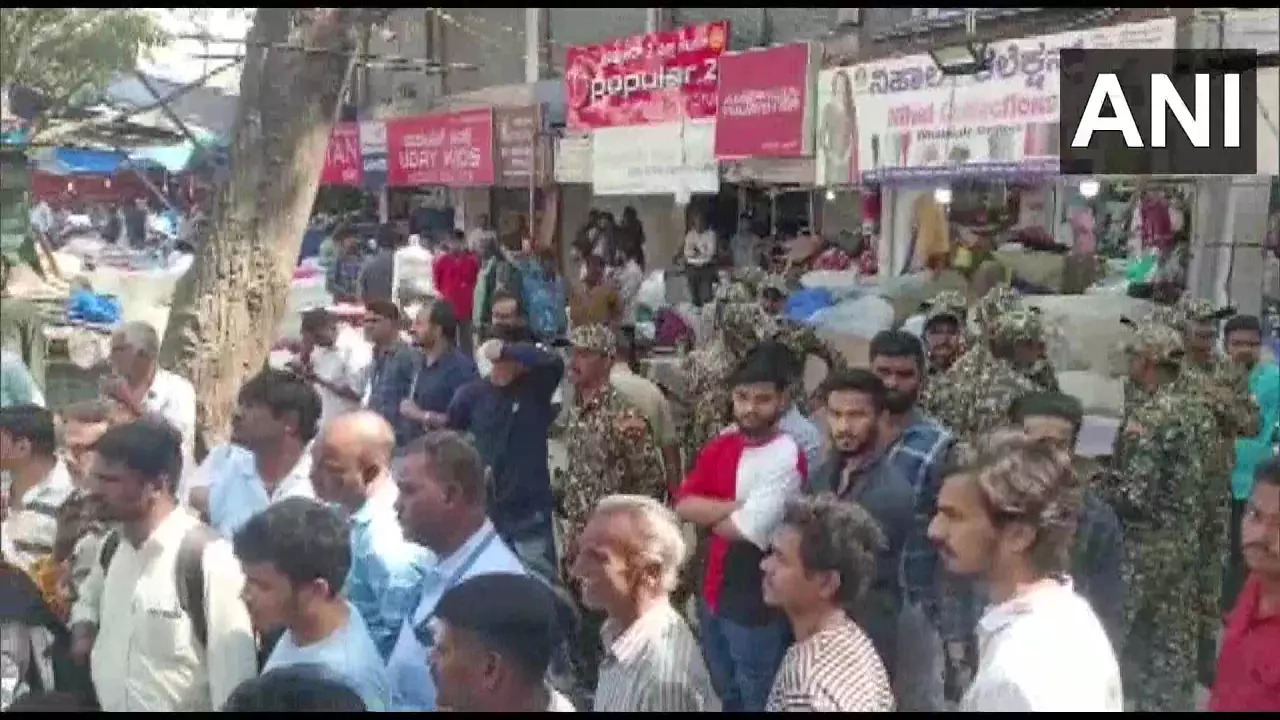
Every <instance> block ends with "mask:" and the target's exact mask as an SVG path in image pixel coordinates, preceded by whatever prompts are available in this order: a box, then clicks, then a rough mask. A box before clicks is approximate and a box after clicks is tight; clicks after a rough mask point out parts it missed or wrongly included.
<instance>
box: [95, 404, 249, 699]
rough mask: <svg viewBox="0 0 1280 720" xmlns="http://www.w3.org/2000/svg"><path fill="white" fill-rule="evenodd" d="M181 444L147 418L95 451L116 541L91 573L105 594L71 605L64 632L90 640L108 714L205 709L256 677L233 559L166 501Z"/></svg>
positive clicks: (109, 435)
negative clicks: (117, 532) (117, 530)
mask: <svg viewBox="0 0 1280 720" xmlns="http://www.w3.org/2000/svg"><path fill="white" fill-rule="evenodd" d="M181 446H182V438H181V436H180V435H179V433H178V431H177V430H175V429H174V428H173V427H172V426H171V425H169V424H168V423H167V422H165V421H163V420H152V419H147V418H144V419H142V420H139V421H137V422H132V423H129V424H126V425H121V426H119V427H114V428H111V429H110V430H108V431H107V432H106V434H104V435H103V436H102V438H101V439H100V440H99V441H98V443H97V446H96V451H97V458H96V459H95V460H94V465H93V468H94V470H93V473H94V476H95V480H96V484H97V486H98V487H99V488H100V489H101V493H102V500H103V505H104V507H105V509H106V514H107V518H108V519H109V520H112V521H116V522H119V523H121V526H122V527H121V531H120V536H119V537H120V542H119V544H118V545H117V546H116V549H115V551H114V552H113V553H112V554H111V555H110V557H109V558H105V557H104V558H103V562H100V563H99V564H97V565H95V566H94V568H93V570H92V571H91V582H98V583H101V585H102V592H101V594H100V596H98V597H96V598H94V599H92V601H89V600H88V599H86V598H81V600H82V601H81V602H77V603H76V605H75V607H73V608H72V611H71V627H72V634H73V636H74V638H75V643H76V644H77V645H80V646H81V647H90V646H91V647H92V654H91V660H90V668H91V672H92V675H93V685H94V687H95V688H97V691H98V701H99V703H100V704H101V705H102V709H103V710H104V711H106V712H211V711H213V710H215V709H217V708H220V707H221V706H222V704H223V703H224V702H225V701H226V699H227V697H228V696H230V695H231V692H232V691H233V690H234V689H235V688H236V687H237V686H238V685H239V684H240V683H241V682H243V681H245V680H248V679H249V678H252V677H253V676H254V675H256V674H257V657H256V656H257V647H256V642H255V640H254V635H253V629H252V627H251V625H250V621H249V614H248V611H247V610H246V609H245V606H244V602H243V601H242V600H241V598H240V593H241V590H242V589H243V587H244V575H243V574H242V572H241V569H240V563H239V562H237V561H236V558H235V556H234V554H233V553H232V551H231V547H230V545H229V544H228V543H227V542H225V541H223V540H221V539H217V538H216V537H214V535H213V532H212V530H211V529H210V528H208V527H206V526H204V525H203V524H201V522H200V521H199V520H197V519H196V518H194V517H193V516H192V515H191V514H190V513H187V512H183V511H182V510H181V509H180V508H179V507H178V504H177V501H176V499H175V497H174V489H175V487H176V485H177V482H178V477H179V476H180V475H181V473H182V447H181ZM194 568H199V577H198V578H197V577H193V575H195V573H194ZM197 579H198V580H199V582H195V581H196V580H197ZM197 593H199V594H198V595H197ZM108 618H109V619H110V621H109V622H104V621H103V620H105V619H108ZM95 632H96V638H95V637H94V634H95Z"/></svg>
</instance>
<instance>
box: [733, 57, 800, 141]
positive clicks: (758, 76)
mask: <svg viewBox="0 0 1280 720" xmlns="http://www.w3.org/2000/svg"><path fill="white" fill-rule="evenodd" d="M811 60H812V53H811V51H810V46H809V44H808V43H798V44H795V45H784V46H782V47H775V48H768V49H766V50H750V51H748V52H743V53H735V54H732V55H725V56H724V57H722V58H720V91H719V102H718V106H719V110H718V112H717V115H716V157H717V158H724V159H733V158H749V157H799V156H804V155H808V154H809V153H810V152H811V151H812V148H811V147H810V145H811V143H810V137H811V136H812V132H811V131H810V127H809V120H810V113H809V105H810V97H811V93H812V83H811V80H812V75H811V71H810V62H811Z"/></svg>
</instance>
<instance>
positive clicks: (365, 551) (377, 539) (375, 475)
mask: <svg viewBox="0 0 1280 720" xmlns="http://www.w3.org/2000/svg"><path fill="white" fill-rule="evenodd" d="M395 444H396V439H395V431H393V430H392V429H391V426H390V425H389V424H388V423H387V421H386V420H385V419H384V418H383V417H382V416H381V415H379V414H378V413H375V412H372V411H369V410H359V411H356V412H351V413H347V414H345V415H339V416H337V417H335V418H334V419H333V420H331V421H330V422H329V424H328V425H327V426H325V428H324V429H323V430H322V431H321V433H320V436H319V437H317V438H316V440H315V443H314V444H313V445H312V446H311V452H312V460H313V462H312V463H311V484H312V486H314V487H315V491H316V497H318V498H320V499H321V500H323V501H325V502H328V503H331V504H333V505H335V506H337V507H338V508H339V509H340V510H341V511H342V512H343V513H345V514H346V515H347V516H348V517H349V518H350V520H351V572H350V573H349V574H348V575H347V582H346V586H345V593H346V596H347V599H348V600H350V601H351V604H352V605H354V606H355V607H356V609H357V610H359V611H360V614H361V616H363V617H364V621H365V624H366V625H368V627H369V633H370V634H371V635H372V636H373V641H374V643H375V644H376V645H377V646H378V650H379V652H381V653H382V657H383V659H384V660H385V659H386V658H387V656H388V655H389V654H390V653H391V649H392V648H393V647H394V646H395V642H396V638H397V637H398V636H399V634H400V628H401V627H402V626H403V625H404V620H405V615H406V614H407V612H408V611H409V610H412V609H413V605H414V601H415V600H416V599H417V596H418V592H419V589H420V587H421V584H422V576H423V570H424V568H425V567H426V566H427V564H428V563H429V562H430V561H431V557H430V553H429V552H428V551H427V550H426V549H425V548H423V547H421V546H419V545H415V544H413V543H410V542H409V541H408V540H405V538H404V533H403V532H402V531H401V529H400V521H399V519H398V518H397V517H396V510H395V504H396V496H397V490H396V484H395V482H394V481H393V480H392V478H391V456H392V454H393V452H394V451H395Z"/></svg>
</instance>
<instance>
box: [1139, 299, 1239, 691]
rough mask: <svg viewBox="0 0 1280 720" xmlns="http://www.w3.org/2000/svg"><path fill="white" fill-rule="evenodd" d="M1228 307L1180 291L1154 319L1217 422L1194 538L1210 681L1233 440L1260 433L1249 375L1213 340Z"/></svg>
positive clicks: (1204, 668)
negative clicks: (1176, 342)
mask: <svg viewBox="0 0 1280 720" xmlns="http://www.w3.org/2000/svg"><path fill="white" fill-rule="evenodd" d="M1230 314H1231V310H1230V309H1225V310H1224V309H1219V308H1216V307H1215V306H1214V305H1213V303H1210V302H1208V301H1206V300H1198V299H1195V298H1193V297H1191V296H1190V295H1183V296H1182V297H1181V298H1180V299H1179V300H1178V302H1177V303H1175V304H1174V305H1173V306H1172V307H1161V308H1157V310H1156V311H1155V312H1154V313H1152V317H1153V318H1155V319H1157V320H1159V321H1161V322H1163V323H1165V324H1167V325H1168V326H1169V327H1171V328H1173V329H1174V330H1175V331H1176V332H1179V333H1181V334H1182V338H1183V342H1184V343H1185V347H1186V350H1187V352H1186V355H1185V356H1184V358H1183V362H1182V371H1181V373H1180V375H1179V383H1180V384H1181V386H1182V389H1183V390H1184V391H1185V392H1186V393H1187V394H1189V395H1191V396H1192V397H1195V398H1198V399H1200V400H1201V401H1202V402H1203V403H1204V404H1205V405H1206V406H1207V407H1208V409H1209V410H1210V411H1211V412H1212V413H1213V417H1214V420H1215V421H1216V423H1217V432H1216V433H1215V434H1214V438H1213V439H1214V443H1213V449H1212V450H1211V452H1210V453H1209V455H1208V456H1207V457H1206V460H1207V461H1209V462H1208V467H1207V473H1206V475H1205V476H1204V477H1203V478H1202V479H1201V480H1202V482H1201V484H1202V486H1203V487H1202V488H1201V496H1202V497H1203V498H1204V500H1203V503H1202V504H1201V506H1200V508H1201V511H1202V518H1201V525H1200V529H1199V530H1198V533H1197V537H1199V538H1200V540H1201V542H1202V543H1203V545H1202V547H1203V549H1204V553H1203V556H1202V558H1201V562H1200V564H1199V566H1198V569H1199V570H1200V573H1199V577H1200V582H1201V590H1200V594H1199V596H1200V597H1201V598H1203V599H1204V600H1205V601H1206V602H1208V601H1212V604H1211V605H1209V606H1206V607H1204V608H1203V622H1202V626H1201V629H1200V638H1199V648H1200V650H1199V654H1200V671H1201V679H1202V680H1205V681H1206V683H1207V682H1208V681H1209V680H1210V677H1211V673H1212V668H1213V667H1214V665H1215V664H1216V658H1217V643H1216V638H1217V633H1218V630H1219V629H1220V627H1221V605H1222V603H1221V597H1222V579H1223V578H1222V573H1220V572H1218V570H1217V569H1218V568H1219V567H1223V566H1224V565H1225V563H1226V562H1227V559H1228V556H1229V554H1230V540H1229V539H1230V528H1229V527H1228V524H1229V523H1230V518H1231V480H1230V478H1231V468H1232V465H1233V464H1234V462H1235V440H1236V438H1237V437H1240V436H1252V435H1254V434H1256V433H1257V432H1258V424H1259V408H1258V405H1257V403H1256V402H1255V401H1254V399H1253V395H1252V393H1251V392H1250V390H1249V376H1248V373H1247V372H1246V371H1244V370H1242V369H1241V368H1240V367H1239V366H1237V365H1236V364H1235V363H1232V362H1230V361H1229V360H1227V359H1226V358H1223V357H1221V356H1220V355H1219V354H1218V352H1217V350H1216V348H1215V347H1214V342H1215V341H1216V339H1217V334H1218V327H1217V326H1218V322H1219V321H1220V320H1222V319H1223V318H1224V317H1227V316H1229V315H1230Z"/></svg>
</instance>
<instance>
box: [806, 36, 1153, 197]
mask: <svg viewBox="0 0 1280 720" xmlns="http://www.w3.org/2000/svg"><path fill="white" fill-rule="evenodd" d="M1174 47H1176V21H1175V20H1174V19H1173V18H1161V19H1158V20H1149V21H1144V22H1137V23H1125V24H1121V25H1112V26H1108V27H1093V28H1087V29H1083V30H1072V31H1068V32H1063V33H1056V34H1053V35H1041V36H1034V37H1029V38H1019V39H1016V40H1003V41H999V42H995V43H992V45H991V47H990V48H989V53H990V54H991V58H992V62H991V67H990V69H988V70H986V71H983V72H981V73H978V74H976V75H973V76H960V77H956V76H944V75H942V73H941V71H939V70H938V68H937V66H936V65H935V64H934V62H933V59H932V58H931V57H930V56H929V55H928V54H922V55H912V56H909V57H903V58H893V59H889V60H882V61H878V62H872V63H865V64H861V65H853V66H849V67H843V68H833V69H831V70H826V71H823V72H822V73H820V74H819V76H818V83H817V112H818V121H817V138H816V153H817V158H818V182H819V184H820V185H824V186H830V185H846V184H857V183H859V182H864V181H877V180H896V179H912V178H920V179H931V178H946V177H950V176H973V175H1009V174H1033V175H1034V174H1050V173H1055V172H1057V169H1058V146H1059V137H1058V136H1059V132H1060V130H1059V119H1060V103H1059V99H1060V98H1059V88H1060V83H1059V72H1058V53H1059V51H1060V50H1061V49H1063V48H1088V49H1115V48H1125V49H1171V48H1174Z"/></svg>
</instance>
